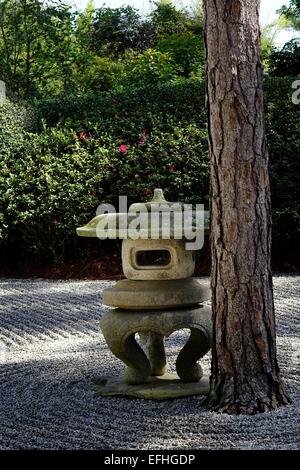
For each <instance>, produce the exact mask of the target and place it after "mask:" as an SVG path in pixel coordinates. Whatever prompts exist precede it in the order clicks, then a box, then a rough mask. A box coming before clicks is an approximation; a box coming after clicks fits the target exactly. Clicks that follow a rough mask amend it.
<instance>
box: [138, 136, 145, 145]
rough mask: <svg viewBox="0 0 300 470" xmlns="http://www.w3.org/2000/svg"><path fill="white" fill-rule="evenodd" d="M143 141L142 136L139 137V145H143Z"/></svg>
mask: <svg viewBox="0 0 300 470" xmlns="http://www.w3.org/2000/svg"><path fill="white" fill-rule="evenodd" d="M144 143H145V139H144V137H141V138H140V140H139V145H143V144H144Z"/></svg>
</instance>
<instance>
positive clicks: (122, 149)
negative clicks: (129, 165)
mask: <svg viewBox="0 0 300 470" xmlns="http://www.w3.org/2000/svg"><path fill="white" fill-rule="evenodd" d="M119 150H120V152H121V153H126V152H127V145H125V144H121V145H120V147H119Z"/></svg>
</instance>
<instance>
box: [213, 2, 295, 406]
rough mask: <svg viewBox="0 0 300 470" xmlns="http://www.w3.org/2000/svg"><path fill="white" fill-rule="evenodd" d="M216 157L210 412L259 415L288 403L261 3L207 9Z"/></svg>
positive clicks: (225, 3) (215, 5) (224, 3)
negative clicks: (281, 363) (274, 269)
mask: <svg viewBox="0 0 300 470" xmlns="http://www.w3.org/2000/svg"><path fill="white" fill-rule="evenodd" d="M204 3H205V5H204V11H205V20H206V27H205V37H206V47H207V64H208V65H207V81H208V83H207V106H208V116H209V145H210V156H211V250H212V275H211V286H212V310H213V321H214V346H213V350H212V375H211V392H210V396H209V398H208V406H209V407H210V408H213V409H215V410H219V411H223V412H227V413H234V414H237V413H243V414H254V413H257V412H262V411H266V410H272V409H276V408H277V407H278V406H280V405H283V404H286V403H288V402H289V399H288V397H287V395H286V392H285V390H284V387H283V384H282V381H281V378H280V373H279V368H278V363H277V359H276V338H275V336H276V334H275V318H274V302H273V288H272V274H271V266H270V257H271V253H270V252H271V209H270V188H269V178H268V153H267V144H266V132H265V117H264V106H263V90H262V76H263V69H262V61H261V52H260V30H259V7H260V0H205V2H204Z"/></svg>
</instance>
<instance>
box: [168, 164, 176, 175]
mask: <svg viewBox="0 0 300 470" xmlns="http://www.w3.org/2000/svg"><path fill="white" fill-rule="evenodd" d="M174 170H175V166H174V164H173V163H171V164H170V165H169V172H170V173H173V171H174Z"/></svg>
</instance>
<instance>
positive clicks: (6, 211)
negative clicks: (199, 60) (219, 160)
mask: <svg viewBox="0 0 300 470" xmlns="http://www.w3.org/2000/svg"><path fill="white" fill-rule="evenodd" d="M266 91H267V117H268V137H269V146H270V160H271V184H272V193H273V214H274V246H275V248H276V247H277V246H278V247H280V249H282V248H283V247H284V248H285V250H287V251H288V250H290V249H291V250H295V249H296V243H297V240H298V237H299V231H300V215H299V209H300V207H299V205H300V204H299V200H300V197H299V196H300V194H299V193H300V173H299V155H300V143H299V109H298V108H297V107H295V106H294V105H292V104H291V99H290V80H288V79H269V80H267V82H266ZM16 107H18V108H20V104H17V105H15V104H13V103H9V102H7V104H6V105H5V106H2V107H1V110H0V120H2V121H3V122H4V121H5V120H7V119H10V121H11V122H14V119H15V118H14V116H15V113H16ZM22 109H23V111H22V115H23V116H24V118H23V119H22V120H20V121H19V122H18V123H16V126H17V127H14V128H13V129H14V130H13V132H10V133H7V134H6V135H5V138H3V139H2V140H1V146H0V156H1V161H2V162H3V164H2V166H1V173H0V195H1V196H0V213H1V220H0V230H1V240H2V241H1V248H2V250H3V249H4V248H6V249H7V250H8V252H10V253H12V252H13V253H15V254H18V256H20V254H21V253H22V255H23V256H25V257H27V258H28V257H31V258H32V257H35V258H36V259H37V260H40V261H47V262H53V261H58V260H61V259H63V258H66V257H69V256H70V255H75V254H78V239H77V237H76V233H75V229H76V227H77V226H79V225H82V224H84V223H85V222H87V221H88V220H89V219H90V218H92V217H93V215H94V214H95V210H96V208H97V205H98V204H99V203H100V202H102V201H106V202H112V203H114V204H116V203H117V202H118V195H120V194H127V195H128V198H129V201H128V202H129V203H131V202H132V201H136V200H145V199H147V198H148V197H149V194H150V192H151V191H152V190H153V189H154V188H155V187H163V188H165V190H166V195H167V197H168V198H169V199H170V200H184V201H187V202H204V203H205V204H206V207H208V193H209V160H208V149H207V131H206V124H205V122H206V113H205V109H204V85H203V83H202V82H201V81H199V80H193V79H184V78H182V79H179V80H178V81H177V82H173V83H167V84H163V85H160V86H158V87H156V88H155V87H152V88H150V89H149V88H135V89H133V90H131V91H130V92H127V93H125V92H123V93H122V92H120V93H118V94H116V93H115V94H107V93H105V94H103V93H102V94H98V95H92V96H91V95H87V96H82V97H81V98H80V99H78V98H76V99H75V98H74V97H66V98H62V99H51V100H43V101H37V102H35V106H34V114H35V119H33V118H32V111H31V110H29V109H28V108H26V109H25V108H22ZM18 112H19V111H18ZM26 116H28V117H26ZM28 125H30V126H31V130H30V131H29V132H28Z"/></svg>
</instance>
